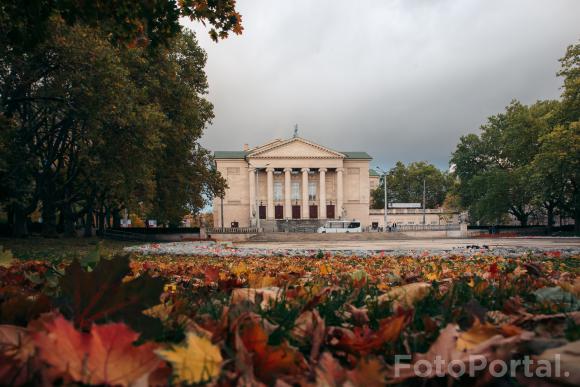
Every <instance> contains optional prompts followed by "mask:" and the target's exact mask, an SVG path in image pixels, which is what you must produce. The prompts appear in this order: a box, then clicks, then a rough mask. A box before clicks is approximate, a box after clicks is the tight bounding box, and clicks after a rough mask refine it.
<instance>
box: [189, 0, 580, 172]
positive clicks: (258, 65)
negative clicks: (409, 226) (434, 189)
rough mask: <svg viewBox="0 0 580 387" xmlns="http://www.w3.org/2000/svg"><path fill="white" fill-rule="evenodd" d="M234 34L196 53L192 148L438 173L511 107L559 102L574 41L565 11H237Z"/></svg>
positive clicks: (281, 7) (462, 7)
mask: <svg viewBox="0 0 580 387" xmlns="http://www.w3.org/2000/svg"><path fill="white" fill-rule="evenodd" d="M238 6H239V10H240V12H241V13H242V15H243V20H244V28H245V31H244V34H243V35H241V36H232V37H230V38H229V39H227V40H225V41H222V42H220V43H217V44H216V43H213V42H211V41H210V40H209V39H208V38H207V34H206V31H205V29H204V28H203V27H201V26H199V25H193V24H191V23H189V22H186V24H187V25H189V26H192V28H193V29H194V30H195V31H196V32H197V35H198V38H199V40H200V44H201V46H202V47H204V49H205V50H206V51H207V53H208V64H207V74H208V78H209V84H210V94H209V99H210V100H211V101H212V102H213V103H214V107H215V110H214V111H215V114H216V118H215V119H214V122H213V124H212V125H211V126H210V127H209V128H208V129H207V131H206V133H205V135H204V137H203V140H202V142H203V144H204V145H205V146H206V147H208V148H210V149H212V150H222V149H223V150H230V149H232V150H235V149H241V148H242V146H243V144H244V143H250V145H258V144H261V143H263V142H266V141H268V140H270V139H272V138H276V137H289V136H291V134H292V128H293V126H294V124H295V123H298V125H299V127H300V134H301V136H303V137H305V138H307V139H311V140H313V141H316V142H319V143H321V144H323V145H327V146H329V147H331V148H334V149H338V150H364V151H367V152H368V153H370V154H371V155H372V156H373V157H374V158H375V163H377V164H382V165H387V166H390V165H392V164H394V163H395V162H396V161H397V160H402V161H405V162H408V161H414V160H428V161H430V162H433V163H435V164H436V165H438V166H439V167H441V168H446V167H447V163H448V160H449V155H450V153H451V152H452V151H453V149H454V148H455V145H456V144H457V141H458V140H459V137H460V136H461V135H463V134H466V133H468V132H475V131H477V129H478V127H479V125H481V124H482V123H483V122H484V121H485V119H486V117H487V116H489V115H491V114H495V113H498V112H500V111H501V110H502V109H503V108H504V106H506V105H507V104H508V103H509V102H510V100H511V99H513V98H517V99H520V100H521V101H522V102H524V103H532V102H534V101H535V100H537V99H549V98H557V97H558V96H559V94H560V90H559V87H560V85H561V81H560V80H559V79H557V78H556V75H555V74H556V72H557V70H558V58H560V57H561V56H562V55H563V53H564V50H565V48H566V46H567V45H569V44H572V43H574V42H577V41H578V39H579V38H580V24H579V23H578V21H579V19H578V15H580V1H577V0H551V1H546V0H511V1H505V0H478V1H476V0H439V1H438V0H390V1H388V0H387V1H378V0H377V1H370V0H369V1H359V2H352V1H348V2H347V1H336V0H335V1H331V0H327V1H306V0H293V1H253V0H242V1H239V2H238Z"/></svg>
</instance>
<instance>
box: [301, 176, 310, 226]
mask: <svg viewBox="0 0 580 387" xmlns="http://www.w3.org/2000/svg"><path fill="white" fill-rule="evenodd" d="M301 171H302V219H308V218H309V217H310V216H309V215H310V213H309V208H308V172H309V171H310V169H308V168H302V169H301Z"/></svg>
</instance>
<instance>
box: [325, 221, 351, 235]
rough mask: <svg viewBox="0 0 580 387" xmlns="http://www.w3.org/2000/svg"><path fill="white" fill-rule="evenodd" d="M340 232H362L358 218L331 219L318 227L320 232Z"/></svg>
mask: <svg viewBox="0 0 580 387" xmlns="http://www.w3.org/2000/svg"><path fill="white" fill-rule="evenodd" d="M339 232H347V233H348V232H362V228H361V227H360V222H359V221H358V220H329V221H328V222H326V223H325V224H324V226H322V227H319V228H318V233H320V234H326V233H329V234H330V233H339Z"/></svg>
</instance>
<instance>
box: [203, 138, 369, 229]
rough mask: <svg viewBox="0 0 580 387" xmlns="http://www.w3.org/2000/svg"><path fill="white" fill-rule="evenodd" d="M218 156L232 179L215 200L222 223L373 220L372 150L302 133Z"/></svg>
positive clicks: (216, 217) (215, 210)
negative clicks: (337, 145) (345, 148)
mask: <svg viewBox="0 0 580 387" xmlns="http://www.w3.org/2000/svg"><path fill="white" fill-rule="evenodd" d="M214 158H215V162H216V167H217V169H218V171H219V172H220V173H221V174H222V176H223V177H224V178H225V179H226V180H227V184H228V188H227V190H226V194H225V196H224V197H223V198H216V199H215V200H214V203H213V214H214V225H215V226H216V227H231V226H238V227H251V226H255V225H256V224H257V222H258V218H259V219H260V220H262V219H263V220H271V221H274V220H279V221H281V220H320V221H322V220H326V219H348V220H352V219H356V220H359V221H360V222H361V224H362V225H363V226H368V225H369V222H370V213H369V208H370V192H371V186H373V185H374V186H375V187H376V185H377V184H378V175H376V173H373V172H372V171H370V169H369V163H370V161H371V159H372V158H371V157H370V156H369V155H368V154H367V153H366V152H339V151H335V150H332V149H329V148H327V147H325V146H322V145H319V144H316V143H313V142H311V141H308V140H305V139H303V138H301V137H297V136H296V137H292V138H290V139H285V140H282V139H277V140H274V141H271V142H269V143H267V144H264V145H261V146H258V147H254V148H251V149H250V148H249V147H247V146H244V150H242V151H216V152H215V154H214ZM375 175H376V176H375ZM371 181H373V183H371ZM222 211H223V224H221V219H222Z"/></svg>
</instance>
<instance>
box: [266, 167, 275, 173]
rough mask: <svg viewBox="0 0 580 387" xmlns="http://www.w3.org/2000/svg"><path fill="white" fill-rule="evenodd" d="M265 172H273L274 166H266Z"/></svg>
mask: <svg viewBox="0 0 580 387" xmlns="http://www.w3.org/2000/svg"><path fill="white" fill-rule="evenodd" d="M266 172H274V168H272V167H268V168H266Z"/></svg>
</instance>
